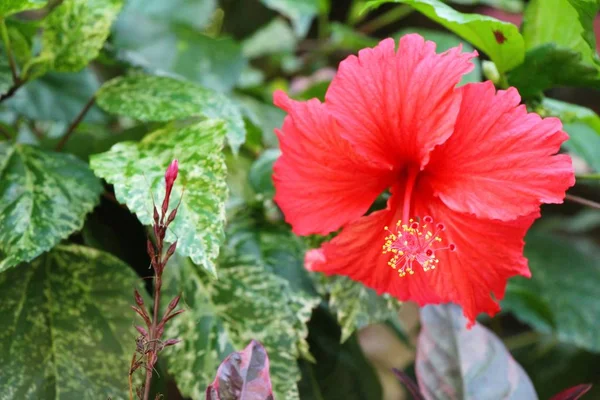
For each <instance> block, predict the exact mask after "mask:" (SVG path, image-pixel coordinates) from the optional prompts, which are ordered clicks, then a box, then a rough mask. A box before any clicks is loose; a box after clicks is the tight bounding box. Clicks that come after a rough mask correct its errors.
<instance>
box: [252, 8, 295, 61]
mask: <svg viewBox="0 0 600 400" xmlns="http://www.w3.org/2000/svg"><path fill="white" fill-rule="evenodd" d="M297 41H298V40H297V38H296V37H295V36H294V32H293V31H292V29H291V28H290V26H289V25H288V24H287V22H285V21H284V20H283V19H282V18H274V19H273V20H272V21H271V22H269V23H268V24H267V25H265V26H263V27H262V28H260V29H259V30H258V31H256V32H255V33H253V34H252V36H250V37H248V38H246V39H245V40H244V42H243V43H242V49H243V53H244V55H245V56H246V57H248V58H257V57H261V56H264V55H268V54H277V53H290V52H292V51H294V49H295V48H296V42H297Z"/></svg>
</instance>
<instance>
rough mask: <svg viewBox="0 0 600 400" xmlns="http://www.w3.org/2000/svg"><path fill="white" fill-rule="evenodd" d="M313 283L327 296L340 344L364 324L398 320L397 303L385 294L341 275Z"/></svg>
mask: <svg viewBox="0 0 600 400" xmlns="http://www.w3.org/2000/svg"><path fill="white" fill-rule="evenodd" d="M316 281H317V290H318V291H319V292H320V293H321V295H323V296H328V297H329V308H330V309H331V311H332V312H333V313H335V315H336V317H337V321H338V323H339V324H340V326H341V328H342V335H341V341H342V342H344V341H346V340H347V339H348V338H349V337H350V336H351V335H352V334H353V333H354V332H355V331H356V330H359V329H361V328H364V327H365V326H367V325H371V324H375V323H378V322H385V321H388V320H394V319H396V320H397V319H398V311H399V310H400V305H401V303H400V302H398V301H397V300H395V299H394V298H392V297H391V296H389V295H387V294H384V295H382V296H378V295H377V293H375V291H374V290H372V289H369V288H367V287H366V286H364V285H363V284H361V283H359V282H355V281H353V280H351V279H349V278H346V277H344V276H330V277H328V276H325V275H319V276H318V278H317V279H316Z"/></svg>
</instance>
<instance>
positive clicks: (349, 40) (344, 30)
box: [330, 22, 377, 51]
mask: <svg viewBox="0 0 600 400" xmlns="http://www.w3.org/2000/svg"><path fill="white" fill-rule="evenodd" d="M330 29H331V42H332V44H333V45H334V46H335V47H337V48H340V49H345V50H350V51H358V50H360V49H364V48H365V47H374V46H375V45H377V39H375V38H372V37H370V36H367V35H365V34H363V33H360V32H357V31H355V30H354V29H352V28H351V27H349V26H347V25H344V24H340V23H339V22H333V23H331V26H330Z"/></svg>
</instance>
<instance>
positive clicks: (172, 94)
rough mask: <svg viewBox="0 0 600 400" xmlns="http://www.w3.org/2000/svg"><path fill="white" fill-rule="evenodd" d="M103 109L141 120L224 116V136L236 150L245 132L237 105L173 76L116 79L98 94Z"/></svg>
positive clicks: (220, 95) (219, 117)
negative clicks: (225, 130)
mask: <svg viewBox="0 0 600 400" xmlns="http://www.w3.org/2000/svg"><path fill="white" fill-rule="evenodd" d="M97 100H98V105H99V106H100V107H102V108H103V109H104V110H106V111H108V112H110V113H113V114H119V115H125V116H128V117H131V118H136V119H139V120H141V121H171V120H176V119H183V118H189V117H194V116H204V117H207V118H218V119H223V120H224V121H225V123H226V129H227V139H228V141H229V144H230V145H231V147H232V148H234V149H237V148H238V147H239V146H240V145H241V144H242V143H243V142H244V137H245V135H246V132H245V129H244V121H243V119H242V116H241V114H240V112H239V110H238V108H237V106H236V105H235V104H234V103H233V102H232V101H230V100H229V99H228V98H227V97H225V96H224V95H222V94H219V93H216V92H213V91H211V90H209V89H205V88H202V87H200V86H197V85H194V84H193V83H189V82H183V81H179V80H176V79H172V78H166V77H158V76H148V75H136V76H132V77H128V78H117V79H114V80H112V81H109V82H108V83H105V84H104V85H103V86H102V89H100V91H99V92H98V95H97Z"/></svg>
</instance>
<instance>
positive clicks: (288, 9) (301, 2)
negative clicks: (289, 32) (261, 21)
mask: <svg viewBox="0 0 600 400" xmlns="http://www.w3.org/2000/svg"><path fill="white" fill-rule="evenodd" d="M260 1H261V3H263V4H264V5H265V6H267V7H269V8H271V9H273V10H275V11H278V12H280V13H281V14H283V15H285V16H286V17H288V18H289V19H290V20H291V21H292V24H293V25H294V31H295V32H296V35H297V36H298V37H304V36H306V34H307V33H308V29H309V28H310V24H311V23H312V20H313V18H314V17H315V16H316V15H317V13H318V12H319V0H260Z"/></svg>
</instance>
